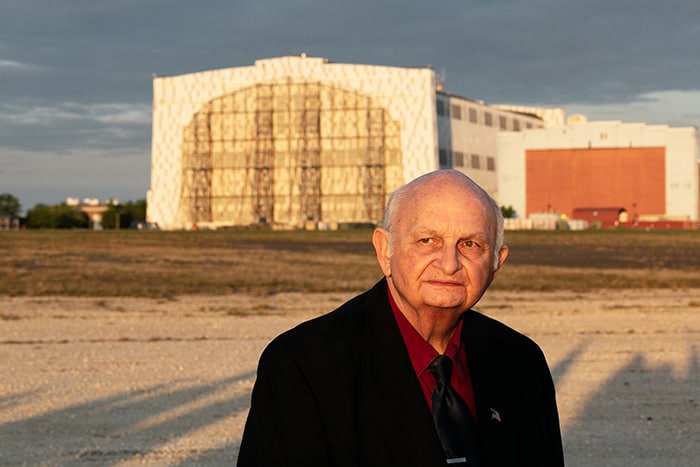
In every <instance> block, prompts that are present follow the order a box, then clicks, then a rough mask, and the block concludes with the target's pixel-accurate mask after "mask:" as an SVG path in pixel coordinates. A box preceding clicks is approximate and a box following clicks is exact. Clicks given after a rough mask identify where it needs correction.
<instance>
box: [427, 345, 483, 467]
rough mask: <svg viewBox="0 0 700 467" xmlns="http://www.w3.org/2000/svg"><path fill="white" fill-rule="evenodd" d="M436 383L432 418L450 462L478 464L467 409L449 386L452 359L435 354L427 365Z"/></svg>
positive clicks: (474, 431)
mask: <svg viewBox="0 0 700 467" xmlns="http://www.w3.org/2000/svg"><path fill="white" fill-rule="evenodd" d="M428 369H429V370H430V372H431V373H432V374H433V376H435V380H436V381H437V383H436V384H435V389H433V395H432V402H433V421H434V422H435V428H437V432H438V435H439V436H440V441H441V442H442V448H443V450H444V451H445V458H446V459H447V463H448V464H450V465H468V466H470V467H471V466H478V465H479V461H478V459H477V455H476V428H475V426H474V418H473V417H472V414H471V411H470V410H469V407H467V404H466V403H465V402H464V400H463V399H462V398H461V397H460V396H459V394H457V391H455V390H454V389H453V388H452V386H451V385H450V376H451V375H452V360H450V357H448V356H446V355H438V356H437V357H436V358H435V360H433V361H432V362H431V363H430V365H429V366H428Z"/></svg>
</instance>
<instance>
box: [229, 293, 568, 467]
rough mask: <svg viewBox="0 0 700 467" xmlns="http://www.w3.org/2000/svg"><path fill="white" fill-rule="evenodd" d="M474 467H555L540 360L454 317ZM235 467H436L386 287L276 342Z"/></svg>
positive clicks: (424, 410) (433, 440) (435, 448)
mask: <svg viewBox="0 0 700 467" xmlns="http://www.w3.org/2000/svg"><path fill="white" fill-rule="evenodd" d="M462 339H463V341H464V344H465V345H466V352H467V358H468V359H469V367H470V371H471V377H472V384H473V389H474V397H475V401H476V406H477V419H478V421H477V430H478V439H479V449H480V456H481V460H482V466H483V467H487V466H517V465H528V466H560V465H563V464H564V461H563V454H562V443H561V435H560V430H559V418H558V414H557V407H556V402H555V394H554V385H553V383H552V378H551V376H550V372H549V368H548V367H547V363H546V361H545V358H544V355H543V354H542V351H541V350H540V348H539V347H538V346H537V345H536V344H535V343H534V342H533V341H532V340H530V339H529V338H527V337H525V336H523V335H522V334H519V333H517V332H516V331H514V330H512V329H510V328H508V327H507V326H505V325H504V324H501V323H499V322H497V321H495V320H493V319H491V318H488V317H486V316H484V315H482V314H480V313H477V312H475V311H468V312H466V313H465V314H464V325H463V332H462ZM238 465H239V466H240V467H249V466H265V467H271V466H402V467H409V466H416V467H419V466H420V467H428V466H444V465H445V459H444V456H443V453H442V448H441V446H440V441H439V439H438V436H437V433H436V431H435V428H434V426H433V421H432V416H431V414H430V410H429V407H428V404H427V403H426V400H425V397H424V395H423V392H422V390H421V387H420V383H419V381H418V379H417V378H416V375H415V373H414V371H413V367H412V366H411V361H410V359H409V356H408V353H407V351H406V347H405V345H404V343H403V339H402V337H401V333H400V331H399V329H398V326H397V324H396V321H395V319H394V316H393V314H392V311H391V306H390V304H389V300H388V297H387V285H386V281H385V280H382V281H380V282H379V283H378V284H377V285H375V286H374V287H373V288H372V289H371V290H369V291H367V292H365V293H363V294H362V295H359V296H357V297H355V298H353V299H352V300H350V301H349V302H347V303H345V304H344V305H342V306H341V307H340V308H338V309H337V310H335V311H333V312H331V313H328V314H326V315H324V316H321V317H318V318H315V319H313V320H311V321H307V322H305V323H302V324H300V325H299V326H297V327H296V328H294V329H292V330H290V331H287V332H285V333H284V334H282V335H280V336H279V337H277V338H275V339H274V340H273V341H272V342H271V343H270V344H269V346H268V347H267V348H266V349H265V351H264V352H263V354H262V356H261V357H260V362H259V365H258V376H257V381H256V383H255V386H254V388H253V393H252V400H251V408H250V413H249V415H248V420H247V422H246V426H245V430H244V433H243V440H242V442H241V448H240V451H239V457H238Z"/></svg>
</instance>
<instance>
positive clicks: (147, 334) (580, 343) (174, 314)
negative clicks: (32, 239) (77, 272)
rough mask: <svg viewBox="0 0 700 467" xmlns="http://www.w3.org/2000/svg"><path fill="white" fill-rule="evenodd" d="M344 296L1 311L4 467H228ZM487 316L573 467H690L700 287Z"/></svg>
mask: <svg viewBox="0 0 700 467" xmlns="http://www.w3.org/2000/svg"><path fill="white" fill-rule="evenodd" d="M348 297H349V295H343V294H315V295H313V296H309V295H300V294H282V295H276V296H272V297H251V296H246V295H240V294H237V295H230V296H219V297H213V298H209V297H198V296H186V297H178V298H175V299H170V300H165V299H144V298H119V299H116V298H114V299H112V298H63V297H61V298H50V297H48V298H47V297H41V298H31V297H29V298H28V297H25V298H9V297H0V375H2V376H1V378H0V465H3V466H10V465H13V466H14V465H61V466H63V465H77V466H88V465H110V466H119V465H162V466H189V465H204V466H209V465H211V466H214V465H222V464H232V463H234V462H235V459H236V452H237V449H238V445H239V442H240V436H241V432H242V428H243V424H244V422H245V417H246V413H247V409H248V405H249V396H250V390H251V388H252V385H253V382H254V379H255V367H256V363H257V358H258V356H259V354H260V352H261V350H262V349H263V347H264V346H265V344H266V343H267V342H268V341H269V340H270V339H271V338H272V337H273V336H275V335H277V334H278V333H279V332H281V331H282V330H284V329H287V328H289V327H291V326H293V325H294V324H295V323H297V322H299V321H301V320H303V319H306V318H308V317H311V316H314V315H318V314H321V313H324V312H326V311H328V310H330V309H332V308H334V307H335V306H337V305H338V304H340V303H341V302H342V301H344V300H345V299H346V298H348ZM480 308H481V310H482V311H483V312H485V313H487V314H489V315H491V316H495V317H497V318H499V319H501V320H502V321H504V322H506V323H508V324H510V325H512V326H513V327H515V328H516V329H518V330H520V331H522V332H524V333H525V334H528V335H530V336H531V337H533V338H534V339H535V340H536V341H537V342H539V343H540V345H541V346H542V348H543V349H544V351H545V354H546V355H547V358H548V360H549V362H550V365H551V368H552V372H553V375H554V378H555V382H556V386H557V391H558V400H559V407H560V415H561V422H562V430H563V435H564V442H565V452H566V457H567V463H568V465H570V466H630V465H635V466H659V465H664V466H691V465H692V466H694V465H697V463H698V458H700V442H699V441H700V408H699V407H698V403H699V402H700V348H699V346H700V339H699V338H700V288H698V289H690V290H676V291H673V290H642V291H629V290H626V291H612V290H610V291H601V292H595V293H585V294H583V293H571V292H556V293H534V292H527V293H522V292H519V293H514V292H501V291H497V290H496V291H491V292H489V294H488V295H487V296H486V297H485V298H484V299H483V300H482V302H481V304H480Z"/></svg>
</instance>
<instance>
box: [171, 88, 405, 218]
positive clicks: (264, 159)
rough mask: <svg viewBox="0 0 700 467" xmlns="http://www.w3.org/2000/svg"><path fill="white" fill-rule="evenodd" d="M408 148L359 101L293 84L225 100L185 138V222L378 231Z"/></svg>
mask: <svg viewBox="0 0 700 467" xmlns="http://www.w3.org/2000/svg"><path fill="white" fill-rule="evenodd" d="M399 145H400V140H399V128H398V124H397V123H396V122H394V121H391V120H390V119H389V117H388V113H387V111H386V110H385V109H384V108H382V107H380V106H378V105H377V104H376V103H375V102H374V101H373V99H372V98H371V97H369V96H366V95H362V94H359V93H357V92H354V91H348V90H344V89H339V88H335V87H331V86H327V85H324V84H321V83H318V82H306V81H304V82H298V81H293V80H287V81H284V82H277V83H268V84H257V85H255V86H251V87H248V88H244V89H241V90H239V91H236V92H234V93H231V94H227V95H223V96H221V97H218V98H216V99H213V100H211V101H209V102H208V103H207V104H206V105H204V106H203V107H202V108H201V109H200V110H199V111H198V112H197V113H195V115H193V117H192V120H191V121H190V122H189V124H188V125H187V126H186V127H185V129H184V137H183V144H182V167H183V169H182V190H181V202H180V211H179V215H180V220H181V221H182V222H183V223H212V224H216V225H251V224H282V225H291V226H298V225H303V224H304V223H306V222H309V221H313V222H377V221H379V220H381V218H382V216H383V214H384V212H383V211H384V202H385V197H386V193H385V191H386V190H385V172H386V167H387V164H394V165H396V164H400V147H399Z"/></svg>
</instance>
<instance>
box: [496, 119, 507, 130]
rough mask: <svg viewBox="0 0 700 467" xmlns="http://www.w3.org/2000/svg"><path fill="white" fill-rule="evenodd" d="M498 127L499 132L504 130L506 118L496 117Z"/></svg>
mask: <svg viewBox="0 0 700 467" xmlns="http://www.w3.org/2000/svg"><path fill="white" fill-rule="evenodd" d="M498 126H499V127H500V128H501V130H505V129H506V117H503V116H501V117H498Z"/></svg>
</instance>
